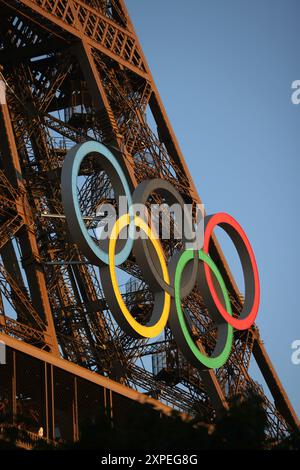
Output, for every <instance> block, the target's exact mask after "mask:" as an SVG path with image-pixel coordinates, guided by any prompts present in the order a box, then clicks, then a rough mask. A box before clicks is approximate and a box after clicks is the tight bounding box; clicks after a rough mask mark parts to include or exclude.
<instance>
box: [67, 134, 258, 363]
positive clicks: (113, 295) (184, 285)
mask: <svg viewBox="0 0 300 470" xmlns="http://www.w3.org/2000/svg"><path fill="white" fill-rule="evenodd" d="M91 154H93V157H94V158H96V162H97V165H98V166H99V168H100V169H101V170H104V171H105V172H106V173H107V175H108V177H109V179H110V181H111V183H112V186H113V189H114V192H115V196H116V198H117V197H119V196H125V197H126V198H127V203H128V211H127V212H126V213H125V214H121V215H119V218H118V219H117V220H116V222H115V224H114V226H113V228H112V230H111V232H110V233H109V242H108V244H107V246H106V245H105V243H103V245H102V246H99V245H98V244H97V243H95V241H94V240H93V239H92V238H91V236H90V235H89V233H88V230H87V228H86V226H85V224H84V221H83V218H82V215H81V212H80V207H79V202H78V199H77V184H76V181H77V177H78V175H79V173H80V165H81V163H82V162H83V160H84V159H85V158H86V157H87V156H88V155H91ZM61 187H62V202H63V206H64V210H65V214H66V218H67V222H68V225H69V229H70V233H71V236H72V238H73V240H74V241H75V242H76V243H77V244H78V245H79V247H80V249H81V251H82V252H83V253H84V254H85V256H86V257H87V258H88V259H89V261H90V262H92V263H93V264H96V265H99V267H100V276H101V283H102V288H103V291H104V294H105V298H106V301H107V305H108V308H109V310H110V311H111V313H112V315H113V316H114V318H115V320H116V321H117V322H118V324H119V325H120V327H121V328H122V329H123V330H124V331H125V332H126V333H127V334H129V335H131V336H133V337H136V338H154V337H156V336H158V335H159V334H160V333H161V332H162V331H163V329H164V328H165V326H166V324H167V322H169V326H170V328H171V331H172V333H173V335H174V338H175V340H176V342H177V344H178V346H179V348H180V350H181V351H182V353H183V355H184V356H185V357H186V359H187V360H188V361H190V362H191V363H192V364H193V365H194V366H195V367H198V368H199V369H203V368H204V369H206V368H219V367H221V366H222V365H223V364H224V363H225V362H226V360H227V359H228V357H229V354H230V350H231V347H232V342H233V331H234V328H235V329H237V330H245V329H248V328H250V327H251V325H252V324H253V322H254V321H255V318H256V316H257V312H258V307H259V297H260V285H259V275H258V269H257V265H256V261H255V256H254V253H253V250H252V248H251V245H250V243H249V240H248V238H247V236H246V234H245V232H244V231H243V229H242V228H241V226H240V225H239V224H238V222H237V221H236V220H235V219H234V218H233V217H231V216H229V215H228V214H224V213H219V214H215V215H212V216H206V217H205V219H204V243H203V250H198V249H197V250H196V249H194V245H193V242H194V238H193V225H192V222H190V221H189V217H188V216H189V215H190V214H188V212H187V211H186V208H185V204H184V200H183V198H182V197H181V195H180V194H179V193H178V191H177V190H176V189H175V188H174V187H173V186H172V185H171V184H170V183H169V182H166V181H163V180H160V179H153V180H149V181H144V182H142V183H140V184H139V185H138V186H137V188H136V189H135V190H134V192H133V195H131V191H130V187H129V184H128V182H127V179H126V176H125V174H124V172H123V170H122V168H121V166H120V164H119V163H118V161H117V159H116V157H115V156H114V155H113V153H112V152H111V151H110V150H109V149H108V148H107V147H105V146H104V145H102V144H100V143H98V142H86V143H84V144H79V145H76V146H75V147H74V148H73V149H71V150H70V151H69V152H68V154H67V156H66V160H65V162H64V165H63V169H62V183H61ZM70 189H71V190H70ZM152 193H157V194H159V195H160V196H162V197H163V199H164V200H167V202H168V203H169V204H173V203H174V202H175V203H177V204H179V206H180V208H181V211H182V215H183V221H184V224H185V229H184V236H183V237H182V241H183V247H184V248H183V250H182V251H177V252H175V253H174V254H173V256H172V257H171V259H170V261H169V262H168V263H167V262H166V259H165V256H164V251H163V249H162V246H161V243H160V241H159V240H158V239H157V238H156V234H155V233H154V232H153V231H152V230H151V228H150V227H149V225H148V223H147V222H146V221H145V220H143V216H144V215H145V214H144V213H143V214H139V215H137V214H136V213H135V211H134V206H135V205H136V204H141V205H143V207H145V204H146V202H147V200H148V199H149V197H150V195H151V194H152ZM145 212H146V211H145ZM216 226H220V227H222V228H223V229H224V230H225V231H226V233H227V234H228V235H229V237H230V238H231V240H232V242H233V243H234V245H235V247H236V249H237V252H238V254H239V256H240V259H241V264H242V269H243V274H244V280H245V302H244V306H243V309H242V312H241V314H240V315H239V317H238V318H235V317H233V315H232V308H231V302H230V298H229V294H228V291H227V288H226V284H225V281H224V279H223V278H222V275H221V273H220V271H219V270H218V268H217V266H216V264H215V263H214V261H213V260H212V258H211V257H210V255H209V243H210V239H211V237H212V233H213V230H214V228H215V227H216ZM128 227H129V230H128V231H129V236H128V237H127V239H126V241H124V243H123V244H122V245H121V246H120V244H119V245H118V249H117V242H118V241H119V238H120V234H121V233H122V231H123V230H126V229H128ZM137 228H138V229H140V230H141V231H142V232H143V233H144V234H145V235H146V237H147V238H146V239H144V238H143V237H137V238H136V237H133V232H134V235H136V231H137ZM133 229H134V230H133ZM131 252H133V254H134V256H135V259H136V262H137V264H138V265H139V266H140V269H141V273H142V275H143V278H144V279H145V281H146V282H147V283H148V285H149V287H150V290H151V291H152V293H153V296H154V305H153V310H152V313H151V316H150V319H148V321H147V323H146V324H142V323H141V322H139V321H138V320H137V318H138V316H139V313H140V312H139V309H138V308H137V311H136V312H130V311H129V309H128V307H127V305H126V303H125V301H124V299H123V296H122V294H121V292H120V289H119V286H118V281H117V274H116V266H119V265H121V264H122V263H124V262H125V261H127V259H128V258H129V256H130V254H131ZM196 283H197V287H198V289H199V290H200V293H201V295H202V298H203V300H204V304H205V306H206V307H207V308H208V311H209V313H210V316H211V318H212V320H213V322H214V323H215V324H216V328H217V338H216V344H215V346H214V348H213V351H212V353H211V354H210V356H207V355H206V352H205V349H204V347H203V345H202V343H201V341H200V339H199V338H198V339H199V340H198V341H197V342H196V343H195V341H194V339H193V336H192V334H191V331H190V328H189V326H188V323H187V321H186V318H185V312H184V308H183V307H182V299H183V298H185V297H187V296H188V295H189V294H190V293H191V291H192V290H193V288H194V286H195V284H196ZM137 307H139V306H138V305H137ZM196 337H197V335H196Z"/></svg>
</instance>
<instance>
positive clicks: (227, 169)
mask: <svg viewBox="0 0 300 470" xmlns="http://www.w3.org/2000/svg"><path fill="white" fill-rule="evenodd" d="M126 4H127V7H128V9H129V12H130V15H131V18H132V20H133V22H134V25H135V28H136V31H137V33H138V36H139V38H140V41H141V43H142V46H143V50H144V52H145V54H146V57H147V60H148V62H149V65H150V68H151V70H152V73H153V75H154V79H155V81H156V84H157V86H158V89H159V91H160V94H161V97H162V99H163V102H164V104H165V106H166V109H167V112H168V115H169V118H170V120H171V122H172V125H173V127H174V129H175V132H176V135H177V138H178V140H179V143H180V146H181V149H182V151H183V153H184V156H185V159H186V161H187V164H188V166H189V168H190V171H191V173H192V175H193V178H194V182H195V184H196V186H197V188H198V190H199V194H200V197H201V199H202V201H203V202H204V203H205V207H206V211H207V212H208V213H214V212H217V211H224V212H229V213H230V214H232V215H233V216H234V217H235V218H237V219H238V221H239V222H240V223H241V225H242V226H243V227H244V229H245V231H246V232H247V234H248V236H249V238H250V241H251V243H252V246H253V248H254V251H255V253H256V258H257V262H258V266H259V270H260V278H261V289H262V293H261V308H260V313H259V316H258V320H257V324H258V326H259V328H260V332H261V336H262V338H263V340H264V343H265V346H266V348H267V351H268V353H269V354H270V356H271V359H272V361H273V364H274V365H275V368H276V369H277V372H278V374H279V376H280V378H281V380H282V382H283V385H284V386H285V388H286V390H287V392H288V394H289V396H290V399H291V400H292V403H293V405H294V406H295V408H296V410H297V412H298V415H300V365H298V366H296V365H293V364H292V362H291V353H292V350H291V343H292V341H294V340H295V339H300V309H299V298H298V293H299V291H300V286H299V272H298V269H299V268H298V265H299V264H300V255H299V248H298V242H299V228H300V226H299V199H300V198H299V170H300V164H299V158H300V105H298V106H295V105H293V104H292V103H291V83H292V82H293V81H294V80H296V79H300V57H299V44H300V27H299V18H300V2H299V0H226V1H225V0H186V1H185V2H182V1H181V0H151V1H146V0H143V1H141V0H126ZM225 241H226V240H225ZM224 251H225V253H226V254H228V257H229V260H230V264H231V267H232V270H233V272H234V273H235V274H236V275H237V277H238V279H240V278H241V276H240V274H241V273H240V267H239V263H238V259H237V257H236V256H234V254H233V250H232V247H231V246H230V245H229V244H226V243H225V250H224Z"/></svg>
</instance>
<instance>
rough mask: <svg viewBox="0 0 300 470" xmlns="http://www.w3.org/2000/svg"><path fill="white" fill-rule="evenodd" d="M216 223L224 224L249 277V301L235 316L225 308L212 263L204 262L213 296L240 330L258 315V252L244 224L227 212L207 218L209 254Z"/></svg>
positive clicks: (224, 313) (219, 308)
mask: <svg viewBox="0 0 300 470" xmlns="http://www.w3.org/2000/svg"><path fill="white" fill-rule="evenodd" d="M216 226H220V227H221V228H223V229H224V230H225V232H226V233H227V234H228V235H229V237H230V238H231V240H232V241H233V243H234V245H235V247H236V249H237V251H238V253H239V255H240V259H241V263H242V268H243V274H244V278H245V302H244V306H243V309H242V312H241V314H240V316H239V318H234V317H232V316H231V315H229V313H228V312H227V310H226V309H225V308H224V306H223V304H222V302H221V301H220V299H219V296H218V294H217V292H216V290H215V287H214V283H213V279H212V275H211V271H210V269H209V266H208V265H207V264H204V272H205V277H206V282H207V285H208V287H209V291H210V294H211V296H212V299H213V301H214V303H215V305H216V307H217V309H218V310H219V312H220V314H221V315H222V317H223V318H224V319H225V320H226V321H227V322H228V323H229V324H230V325H231V326H233V327H234V328H235V329H236V330H246V329H248V328H250V327H251V325H252V324H253V323H254V321H255V319H256V316H257V313H258V308H259V300H260V283H259V275H258V269H257V264H256V260H255V256H254V253H253V250H252V247H251V245H250V242H249V240H248V238H247V235H246V234H245V232H244V230H243V229H242V227H241V226H240V224H239V223H238V222H237V221H236V220H235V219H234V218H233V217H231V216H230V215H228V214H225V213H223V212H219V213H218V214H214V215H212V216H210V217H208V218H207V223H206V226H205V229H204V244H203V251H204V252H205V253H206V254H209V242H210V239H211V236H212V233H213V230H214V228H215V227H216Z"/></svg>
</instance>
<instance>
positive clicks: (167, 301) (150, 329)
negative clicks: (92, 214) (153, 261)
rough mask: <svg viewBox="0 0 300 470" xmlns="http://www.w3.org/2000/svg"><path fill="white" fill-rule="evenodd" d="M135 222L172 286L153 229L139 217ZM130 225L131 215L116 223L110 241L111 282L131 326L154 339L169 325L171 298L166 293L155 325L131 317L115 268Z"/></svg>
mask: <svg viewBox="0 0 300 470" xmlns="http://www.w3.org/2000/svg"><path fill="white" fill-rule="evenodd" d="M133 221H134V225H135V226H136V227H139V228H140V229H141V230H143V231H144V232H145V233H146V235H147V236H148V238H149V240H150V241H151V242H152V244H153V246H154V248H155V250H156V252H157V255H158V259H159V262H160V264H161V268H162V275H163V279H164V281H165V282H166V283H168V284H170V278H169V273H168V268H167V264H166V261H165V257H164V252H163V249H162V247H161V245H160V243H159V241H158V240H157V239H156V238H155V236H154V234H153V232H152V230H151V228H150V227H149V226H148V225H147V224H146V223H145V222H144V220H143V219H141V218H140V217H138V216H134V220H133ZM128 225H130V215H129V214H124V215H122V216H121V217H120V218H119V219H118V220H117V221H116V223H115V224H114V227H113V230H112V232H111V237H110V241H109V249H108V259H109V272H110V277H111V282H112V286H113V289H114V292H115V296H116V300H117V302H118V304H119V307H120V309H121V310H122V313H123V315H124V317H125V318H126V320H127V322H128V323H129V325H130V326H131V327H132V328H133V329H134V330H135V331H136V332H137V333H138V334H139V335H140V336H143V337H145V338H154V337H156V336H158V335H159V334H160V333H161V332H162V331H163V329H164V328H165V326H166V324H167V321H168V317H169V313H170V306H171V296H170V295H169V294H168V293H167V292H164V304H163V309H162V313H161V315H160V317H159V319H158V320H157V321H156V322H155V323H154V324H152V322H153V321H154V320H152V322H151V320H150V322H149V323H148V326H147V325H141V324H140V323H139V322H137V321H136V320H135V319H134V318H133V316H132V315H131V313H130V311H129V310H128V308H127V306H126V304H125V302H124V300H123V298H122V295H121V292H120V289H119V285H118V280H117V275H116V266H115V251H116V243H117V239H118V236H119V234H120V232H121V230H123V228H125V227H127V226H128Z"/></svg>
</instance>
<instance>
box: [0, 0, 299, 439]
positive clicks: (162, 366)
mask: <svg viewBox="0 0 300 470" xmlns="http://www.w3.org/2000/svg"><path fill="white" fill-rule="evenodd" d="M0 13H1V14H0V67H1V69H0V70H1V75H0V80H1V81H0V84H1V89H0V92H1V114H0V126H1V127H0V143H1V147H0V157H1V158H0V234H1V236H0V254H1V263H0V291H1V296H0V340H2V341H3V342H4V343H5V344H6V345H8V346H9V347H10V349H11V351H12V354H13V356H12V358H13V359H12V361H13V360H15V355H14V354H15V352H16V351H17V352H18V351H22V353H24V354H26V353H27V352H28V353H29V352H30V354H31V356H32V355H33V356H34V355H36V356H38V357H40V356H41V357H43V358H44V360H45V361H46V362H48V363H49V364H50V363H51V364H54V365H55V364H58V363H60V362H59V361H61V359H64V360H66V361H68V362H69V363H70V364H76V365H77V369H76V370H77V371H79V372H78V373H82V374H83V372H80V371H90V372H93V373H96V374H98V375H99V376H101V377H108V378H111V379H113V380H114V381H116V382H119V383H120V384H123V385H124V386H126V387H128V388H130V389H131V390H135V391H139V392H143V393H144V394H146V395H148V396H149V397H153V398H154V399H155V400H158V401H159V402H160V403H162V404H167V405H168V406H170V407H172V408H174V409H177V410H179V411H181V412H185V413H188V414H190V415H194V414H196V413H197V414H198V415H200V416H202V417H203V419H204V420H206V421H207V422H212V421H213V420H214V419H215V416H216V415H217V413H218V411H219V410H220V409H221V408H224V407H225V408H226V407H227V403H228V400H229V399H231V398H232V397H234V396H235V395H238V394H242V395H247V394H249V393H251V391H255V392H256V393H258V394H259V395H260V396H261V397H262V399H263V403H264V407H265V409H266V410H267V416H268V425H269V426H268V432H269V434H270V436H271V437H272V438H274V439H275V440H280V439H282V438H283V437H284V436H286V434H287V433H288V432H290V431H293V430H295V429H298V428H299V421H298V418H297V416H296V414H295V412H294V410H293V407H292V405H291V403H290V401H289V399H288V396H287V394H286V392H285V390H284V388H283V386H282V384H281V382H280V380H279V377H278V375H277V373H276V371H275V369H274V367H273V365H272V363H271V360H270V358H269V356H268V354H267V352H266V349H265V347H264V344H263V342H262V340H261V338H260V334H259V330H258V328H257V326H255V325H254V326H253V327H252V328H250V329H249V330H247V331H236V332H235V333H234V346H233V350H232V353H231V355H230V358H229V360H228V361H227V363H226V364H225V365H224V366H223V367H222V368H220V369H218V370H209V371H206V372H201V371H198V370H197V369H196V368H194V367H193V366H191V365H189V364H188V363H187V362H186V361H185V360H184V358H183V356H182V354H181V352H180V350H178V348H177V346H176V343H175V342H174V338H173V336H172V334H171V331H170V329H169V328H168V327H166V328H165V331H164V334H163V336H161V337H159V338H157V339H156V340H155V341H146V340H140V339H133V338H131V337H128V336H127V335H125V334H124V332H123V331H122V330H121V329H120V328H119V327H118V325H116V323H115V322H114V320H113V317H112V315H111V313H110V311H109V309H108V306H107V304H106V300H105V297H104V295H103V291H102V286H101V283H100V279H99V273H98V270H97V267H96V266H93V265H92V264H90V263H89V262H88V261H87V260H86V259H85V257H84V255H83V254H82V253H81V252H80V249H79V248H78V246H77V245H76V243H74V242H73V241H72V239H71V238H70V235H69V231H68V227H67V222H66V219H65V216H64V211H63V205H62V200H61V185H60V181H61V168H62V165H63V162H64V159H65V156H66V153H67V152H68V150H69V149H70V148H71V147H73V146H74V145H75V144H78V143H83V142H86V141H88V140H95V141H98V142H100V143H103V144H105V145H107V146H109V147H110V148H113V149H114V151H115V154H116V155H118V159H119V161H120V163H121V164H122V166H123V167H124V168H125V170H126V173H127V175H128V177H129V179H130V183H131V187H132V188H133V189H134V188H135V187H136V186H137V185H138V183H140V182H141V181H143V180H145V179H152V178H162V179H164V180H167V181H169V182H170V183H171V184H172V185H173V186H174V187H175V188H176V189H177V190H178V191H179V193H180V194H181V195H182V197H183V198H184V201H185V202H186V203H187V204H192V205H194V206H196V204H199V203H201V201H200V198H199V196H198V193H197V190H196V188H195V186H194V183H193V180H192V177H191V174H190V172H189V170H188V168H187V165H186V163H185V160H184V157H183V155H182V153H181V150H180V147H179V145H178V142H177V139H176V136H175V134H174V131H173V130H172V127H171V124H170V121H169V119H168V116H167V114H166V111H165V109H164V106H163V103H162V101H161V98H160V96H159V93H158V90H157V88H156V86H155V83H154V80H153V78H152V75H151V72H150V69H149V67H148V65H147V61H146V59H145V56H144V54H143V51H142V48H141V45H140V43H139V40H138V38H137V36H136V33H135V31H134V27H133V25H132V22H131V20H130V17H129V15H128V12H127V10H126V6H125V3H124V1H123V0H0ZM153 123H155V124H153ZM78 197H79V201H80V207H81V210H82V213H83V214H84V215H85V216H86V217H89V216H94V215H95V210H96V209H97V208H99V207H100V206H101V204H102V203H103V202H105V201H107V200H108V199H109V200H112V199H113V194H112V191H111V186H110V182H109V180H108V178H107V177H106V176H105V175H104V174H103V172H102V173H101V172H99V170H98V169H97V168H96V167H94V166H93V162H92V163H91V164H90V166H89V167H88V168H86V171H85V180H84V183H83V184H82V186H81V187H80V189H79V192H78ZM211 245H212V246H211V249H210V255H211V257H212V258H213V259H214V261H215V263H216V264H217V266H218V268H219V270H220V272H221V274H222V276H223V278H224V280H225V283H226V286H227V289H228V292H229V295H230V300H231V304H232V309H233V314H234V315H238V314H239V312H241V309H242V305H243V297H242V296H241V294H240V292H239V290H238V288H237V285H236V283H235V280H234V278H233V276H232V274H231V272H230V269H229V266H228V264H227V262H226V259H225V257H224V255H223V254H222V251H221V247H220V245H219V244H218V241H217V239H216V237H213V240H212V244H211ZM174 246H175V241H174V240H171V241H170V242H169V243H168V244H166V243H165V244H164V249H165V252H166V255H168V254H171V253H172V252H173V250H174ZM122 269H123V271H124V273H126V276H127V278H128V280H127V281H126V285H125V286H124V293H123V297H124V299H125V300H126V304H127V305H128V306H129V308H130V309H131V311H134V310H138V311H139V312H140V314H142V315H144V316H145V317H146V316H147V312H148V313H149V309H151V305H152V297H151V293H150V292H149V289H148V287H147V285H145V283H144V282H143V281H142V279H141V273H140V271H139V268H138V266H137V265H136V263H135V260H134V259H130V260H129V261H128V262H126V263H124V265H122ZM127 278H126V279H127ZM185 304H186V305H185V306H186V308H187V309H188V311H189V312H190V315H191V317H192V318H193V320H194V322H195V325H198V326H199V328H198V336H199V339H200V340H201V342H202V344H203V346H204V347H205V348H207V349H208V350H209V348H210V347H211V345H212V344H214V342H215V340H216V338H215V335H216V333H215V331H213V330H212V329H211V328H210V326H209V325H210V323H209V321H208V317H209V312H208V310H207V308H206V307H205V305H204V303H203V299H202V298H201V295H200V293H199V292H197V291H195V292H194V291H193V293H192V294H191V295H190V296H189V297H188V298H187V300H186V301H185ZM262 314H263V312H262ZM199 331H201V334H200V333H199ZM252 356H253V358H254V360H255V361H256V363H257V365H258V367H259V369H260V371H261V373H262V375H263V378H264V381H265V384H266V387H267V388H268V391H269V393H267V394H265V392H264V390H263V388H262V387H261V386H260V385H259V384H258V383H257V382H256V381H255V380H253V378H252V377H251V376H250V373H249V365H250V360H251V358H252ZM12 364H13V362H12ZM1 367H2V366H0V377H1ZM79 368H80V369H79ZM12 370H13V371H14V369H12ZM46 372H47V373H49V370H48V371H46ZM14 374H15V372H12V387H13V388H12V390H13V392H12V393H13V412H14V413H16V412H17V406H18V403H17V402H16V398H15V397H16V394H17V391H16V387H17V385H16V380H17V381H18V378H17V379H15V377H14ZM93 377H94V376H93ZM20 380H21V379H19V381H20ZM23 380H24V378H23ZM0 382H1V380H0ZM18 383H19V382H18ZM0 388H1V385H0ZM19 395H20V394H19ZM47 396H48V395H47ZM268 397H271V398H268ZM47 399H48V398H47ZM18 400H19V401H21V398H20V396H19V397H18ZM47 416H48V414H47ZM47 419H48V418H47ZM49 419H50V418H49ZM75 437H76V433H75Z"/></svg>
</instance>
